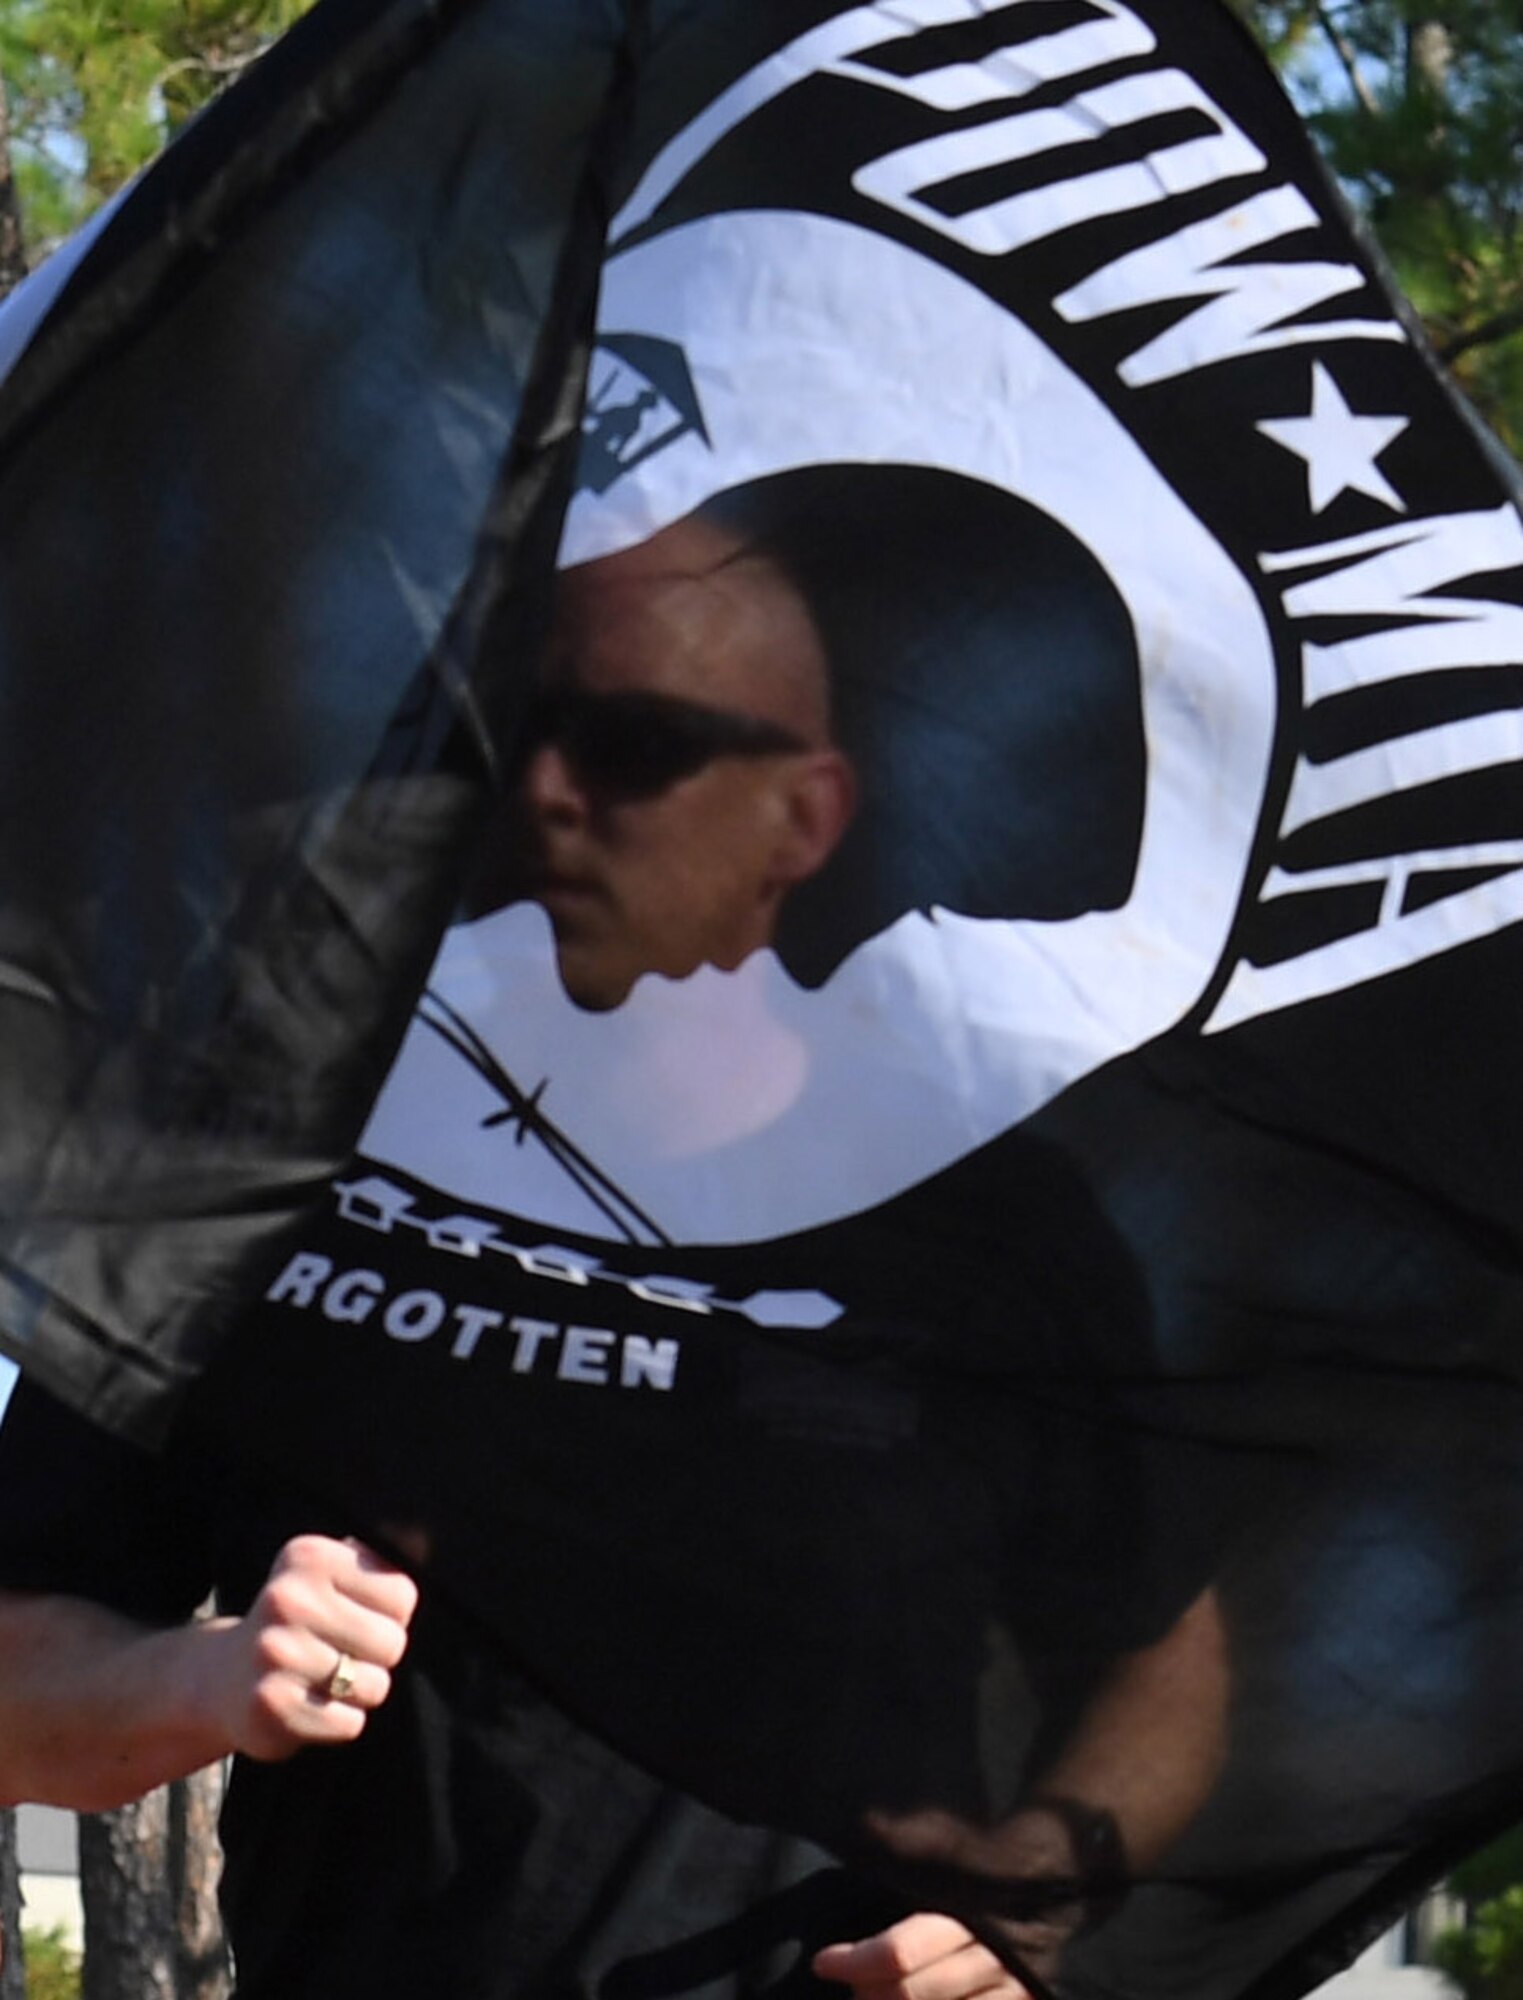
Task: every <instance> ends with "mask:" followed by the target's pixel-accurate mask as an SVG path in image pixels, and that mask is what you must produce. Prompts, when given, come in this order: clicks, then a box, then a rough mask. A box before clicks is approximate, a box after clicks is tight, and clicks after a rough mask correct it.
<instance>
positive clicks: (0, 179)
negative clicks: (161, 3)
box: [0, 77, 26, 2000]
mask: <svg viewBox="0 0 1523 2000" xmlns="http://www.w3.org/2000/svg"><path fill="white" fill-rule="evenodd" d="M25 276H26V249H25V246H24V244H23V242H22V238H21V204H20V202H19V201H18V200H17V198H16V176H15V175H14V173H12V171H11V120H10V107H9V105H8V103H7V101H6V96H5V79H4V78H3V77H0V299H3V298H4V297H5V295H6V293H7V292H8V291H10V289H11V288H12V286H14V285H19V284H20V283H21V280H22V279H23V278H24V277H25ZM0 2000H5V1996H4V1994H3V1993H0Z"/></svg>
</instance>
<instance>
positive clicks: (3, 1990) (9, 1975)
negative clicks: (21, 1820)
mask: <svg viewBox="0 0 1523 2000" xmlns="http://www.w3.org/2000/svg"><path fill="white" fill-rule="evenodd" d="M0 2000H26V1971H25V1966H24V1962H23V1958H22V1949H21V1873H20V1865H19V1863H18V1861H17V1857H16V1815H15V1813H13V1812H12V1811H11V1810H10V1808H9V1807H8V1806H7V1807H5V1808H3V1809H0Z"/></svg>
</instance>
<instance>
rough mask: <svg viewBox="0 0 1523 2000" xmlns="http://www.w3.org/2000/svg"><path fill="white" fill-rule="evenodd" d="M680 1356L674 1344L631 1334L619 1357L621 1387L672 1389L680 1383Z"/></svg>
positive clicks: (673, 1341) (670, 1341) (673, 1342)
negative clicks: (678, 1365) (678, 1376)
mask: <svg viewBox="0 0 1523 2000" xmlns="http://www.w3.org/2000/svg"><path fill="white" fill-rule="evenodd" d="M679 1352H680V1349H679V1348H678V1346H677V1343H676V1341H675V1340H646V1339H645V1338H644V1337H643V1336H642V1335H640V1334H638V1333H632V1334H630V1335H629V1336H628V1337H627V1338H626V1340H625V1342H624V1352H623V1353H622V1355H621V1356H620V1357H619V1384H620V1386H621V1387H622V1388H625V1389H635V1388H638V1387H639V1386H640V1384H641V1383H647V1384H648V1385H649V1386H650V1387H651V1388H652V1389H670V1388H671V1387H672V1386H673V1385H674V1384H675V1382H676V1380H677V1356H678V1353H679Z"/></svg>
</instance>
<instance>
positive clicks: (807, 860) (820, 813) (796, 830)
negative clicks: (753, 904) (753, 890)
mask: <svg viewBox="0 0 1523 2000" xmlns="http://www.w3.org/2000/svg"><path fill="white" fill-rule="evenodd" d="M786 777H787V787H786V791H785V793H784V801H783V802H784V807H785V814H784V821H783V825H782V827H781V829H780V830H779V836H778V841H777V847H776V850H775V854H776V866H777V878H778V882H779V885H780V886H781V887H782V888H784V889H791V888H793V887H794V886H795V884H797V883H799V882H806V881H808V879H809V877H810V876H811V875H817V874H818V873H819V871H820V870H821V869H822V868H823V867H824V866H825V863H826V862H827V861H828V860H829V859H830V857H831V855H832V854H834V853H835V851H836V848H837V847H838V846H839V845H840V841H841V836H842V835H843V834H844V833H845V831H846V829H847V827H848V826H850V824H851V818H852V814H853V813H854V812H855V811H856V809H857V779H856V773H855V772H854V771H853V770H852V767H851V764H850V762H849V761H848V759H847V758H846V757H845V756H843V755H842V753H841V752H840V751H839V750H806V751H804V752H803V753H802V754H800V755H798V756H796V757H794V758H793V759H791V760H790V763H789V765H788V768H787V772H786Z"/></svg>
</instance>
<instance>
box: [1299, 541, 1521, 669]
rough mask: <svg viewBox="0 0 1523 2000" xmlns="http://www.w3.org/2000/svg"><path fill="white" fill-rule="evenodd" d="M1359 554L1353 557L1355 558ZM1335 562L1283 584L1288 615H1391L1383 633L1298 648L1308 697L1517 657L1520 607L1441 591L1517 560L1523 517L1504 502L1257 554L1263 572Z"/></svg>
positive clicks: (1518, 563)
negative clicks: (1444, 594) (1394, 622)
mask: <svg viewBox="0 0 1523 2000" xmlns="http://www.w3.org/2000/svg"><path fill="white" fill-rule="evenodd" d="M1361 557H1362V558H1364V560H1362V561H1361V560H1359V558H1361ZM1329 563H1337V564H1339V565H1340V567H1337V568H1334V569H1331V570H1329V571H1328V572H1327V574H1325V575H1320V576H1314V577H1309V578H1308V579H1307V580H1306V581H1305V582H1304V583H1299V584H1294V585H1292V586H1291V588H1290V589H1288V590H1287V591H1286V592H1285V596H1284V603H1285V610H1286V614H1287V615H1288V616H1289V617H1291V618H1339V617H1342V618H1365V619H1374V618H1395V617H1402V618H1404V619H1405V620H1406V621H1407V622H1405V623H1403V624H1401V625H1398V626H1394V627H1388V628H1387V629H1386V630H1385V631H1383V632H1369V633H1365V634H1362V635H1361V636H1359V637H1357V638H1352V639H1340V640H1338V641H1336V642H1334V643H1332V644H1328V645H1309V646H1307V647H1306V648H1305V651H1304V654H1303V659H1304V661H1305V692H1306V700H1307V702H1308V704H1310V703H1312V702H1315V701H1320V700H1322V699H1323V697H1324V696H1326V695H1330V694H1342V693H1344V692H1345V691H1346V690H1347V689H1349V688H1357V687H1369V686H1371V685H1372V684H1374V683H1376V682H1379V681H1390V680H1398V679H1400V678H1402V677H1403V676H1405V675H1408V674H1422V673H1431V672H1433V671H1434V670H1436V669H1441V668H1445V667H1490V666H1508V665H1510V664H1511V663H1512V662H1513V661H1515V660H1520V659H1523V610H1520V609H1519V607H1518V606H1517V605H1516V604H1502V603H1496V602H1494V601H1492V600H1491V599H1488V598H1478V597H1470V596H1466V597H1441V596H1434V595H1430V594H1429V593H1431V592H1434V591H1437V590H1439V589H1440V588H1441V587H1442V586H1443V585H1444V584H1447V583H1457V582H1459V581H1461V580H1462V579H1465V578H1469V577H1475V576H1481V575H1484V574H1487V573H1489V572H1492V571H1499V570H1516V569H1518V568H1520V567H1523V521H1520V520H1519V518H1518V511H1517V509H1516V508H1515V507H1513V506H1512V505H1511V504H1510V503H1506V502H1504V504H1503V505H1502V506H1500V507H1498V508H1496V509H1494V510H1493V509H1486V510H1484V511H1482V512H1478V513H1471V514H1440V515H1436V516H1433V517H1432V518H1430V519H1428V520H1423V521H1400V522H1397V523H1395V524H1394V525H1393V526H1391V527H1389V528H1377V529H1376V530H1375V531H1374V532H1373V533H1371V534H1367V535H1354V536H1350V537H1347V538H1345V539H1343V540H1340V541H1335V542H1325V543H1323V544H1322V545H1321V546H1319V547H1312V548H1305V549H1294V550H1289V551H1285V552H1281V553H1279V554H1274V555H1264V556H1260V558H1259V566H1260V568H1261V569H1263V570H1264V571H1265V572H1266V573H1267V574H1270V575H1274V574H1276V573H1279V572H1283V571H1288V570H1298V569H1311V568H1317V569H1321V568H1323V567H1324V566H1325V565H1327V564H1329Z"/></svg>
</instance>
